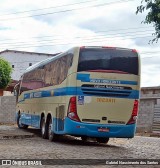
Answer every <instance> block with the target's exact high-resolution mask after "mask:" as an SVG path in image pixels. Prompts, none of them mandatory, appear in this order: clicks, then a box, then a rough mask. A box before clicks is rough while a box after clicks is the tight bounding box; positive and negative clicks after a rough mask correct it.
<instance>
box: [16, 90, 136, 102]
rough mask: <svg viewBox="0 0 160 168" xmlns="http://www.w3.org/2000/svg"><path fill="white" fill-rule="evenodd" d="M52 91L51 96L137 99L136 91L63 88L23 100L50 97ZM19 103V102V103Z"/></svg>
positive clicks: (42, 92) (25, 95) (34, 94)
mask: <svg viewBox="0 0 160 168" xmlns="http://www.w3.org/2000/svg"><path fill="white" fill-rule="evenodd" d="M52 91H54V95H53V96H69V95H73V96H98V97H114V98H127V99H139V91H138V90H119V89H107V90H104V91H102V88H92V91H90V89H89V91H87V93H84V92H85V91H82V88H81V87H64V88H58V89H54V90H48V91H38V92H31V93H26V94H24V99H23V100H21V101H24V100H25V99H31V98H42V97H51V96H52V94H51V92H52ZM19 102H20V101H19Z"/></svg>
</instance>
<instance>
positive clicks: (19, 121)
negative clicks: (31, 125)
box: [17, 114, 28, 129]
mask: <svg viewBox="0 0 160 168" xmlns="http://www.w3.org/2000/svg"><path fill="white" fill-rule="evenodd" d="M17 125H18V128H20V129H27V128H28V125H25V124H22V123H21V115H20V114H18V117H17Z"/></svg>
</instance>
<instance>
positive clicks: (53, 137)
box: [48, 118, 59, 142]
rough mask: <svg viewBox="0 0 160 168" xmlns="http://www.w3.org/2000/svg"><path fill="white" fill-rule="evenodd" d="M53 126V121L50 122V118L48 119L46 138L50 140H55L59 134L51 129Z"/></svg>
mask: <svg viewBox="0 0 160 168" xmlns="http://www.w3.org/2000/svg"><path fill="white" fill-rule="evenodd" d="M52 128H53V122H52V118H51V119H50V120H49V127H48V138H49V140H50V141H51V142H52V141H57V140H58V138H59V135H57V134H55V133H54V132H53V130H52Z"/></svg>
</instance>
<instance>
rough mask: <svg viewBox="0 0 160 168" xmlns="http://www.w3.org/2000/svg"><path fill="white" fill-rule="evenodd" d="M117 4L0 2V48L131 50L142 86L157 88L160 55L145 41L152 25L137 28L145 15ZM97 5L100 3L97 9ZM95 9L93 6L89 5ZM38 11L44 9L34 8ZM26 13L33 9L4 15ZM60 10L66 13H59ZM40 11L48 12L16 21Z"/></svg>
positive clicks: (42, 0)
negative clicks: (139, 68)
mask: <svg viewBox="0 0 160 168" xmlns="http://www.w3.org/2000/svg"><path fill="white" fill-rule="evenodd" d="M80 2H85V3H80ZM113 2H116V3H113ZM117 2H118V1H117V0H114V1H111V0H108V1H104V0H99V1H90V2H87V1H83V0H82V1H75V0H62V1H53V0H34V1H33V0H23V1H22V0H14V1H13V2H12V1H10V0H1V1H0V6H1V12H0V39H1V40H0V50H4V49H15V50H24V51H33V52H44V53H57V52H62V51H65V50H67V49H69V48H71V47H73V46H78V45H80V46H84V45H92V46H93V45H102V46H104V45H107V46H117V47H125V48H135V49H137V50H138V51H139V52H140V56H141V57H142V86H152V85H156V84H159V83H160V81H159V78H158V75H159V69H160V66H159V62H160V59H159V58H160V57H159V54H158V53H157V51H160V48H159V42H158V44H150V45H149V44H148V41H149V40H150V38H147V36H150V35H151V34H150V33H151V32H152V31H153V32H154V28H152V26H151V25H144V24H141V21H143V20H144V18H145V15H146V13H144V14H138V15H136V14H135V11H136V7H137V6H138V5H140V1H139V0H136V1H128V2H125V1H119V2H123V3H117ZM76 3H79V4H76ZM107 3H113V4H110V5H109V4H107ZM68 4H72V5H68ZM73 4H75V5H73ZM98 4H104V5H101V6H98ZM94 5H97V6H95V7H93V6H94ZM58 6H59V7H58ZM60 6H61V7H60ZM88 6H90V7H88ZM91 6H92V7H91ZM51 7H52V8H51ZM42 8H43V9H44V8H47V9H45V10H37V9H42ZM74 9H76V10H74ZM29 10H32V11H30V12H24V13H21V14H20V13H19V14H12V15H4V14H8V13H17V12H22V11H29ZM35 10H36V11H35ZM64 10H70V11H68V12H60V11H64ZM54 12H59V13H54ZM45 13H53V14H49V15H42V16H33V17H28V18H21V19H20V17H26V16H31V15H38V14H45ZM9 18H19V19H9ZM150 30H151V31H150ZM140 37H141V38H140ZM151 39H152V37H151ZM154 51H155V53H154ZM147 52H151V53H147ZM141 53H142V54H141ZM146 57H151V58H146ZM156 81H158V83H156Z"/></svg>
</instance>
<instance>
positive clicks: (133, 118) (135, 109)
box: [127, 100, 138, 124]
mask: <svg viewBox="0 0 160 168" xmlns="http://www.w3.org/2000/svg"><path fill="white" fill-rule="evenodd" d="M137 115H138V100H135V101H134V106H133V110H132V116H131V118H130V120H129V121H128V123H127V124H134V123H136V120H137Z"/></svg>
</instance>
